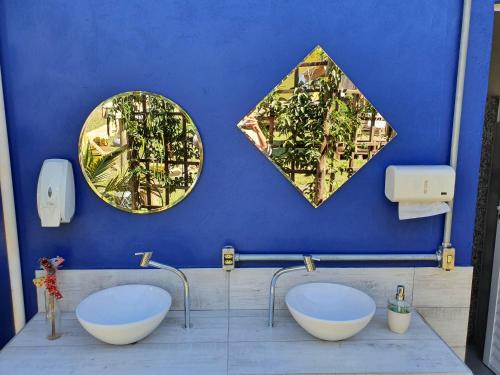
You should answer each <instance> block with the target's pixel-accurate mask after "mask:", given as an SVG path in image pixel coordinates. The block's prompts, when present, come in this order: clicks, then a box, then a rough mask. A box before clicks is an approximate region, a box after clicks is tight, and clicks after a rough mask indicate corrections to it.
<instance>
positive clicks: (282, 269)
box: [268, 266, 306, 328]
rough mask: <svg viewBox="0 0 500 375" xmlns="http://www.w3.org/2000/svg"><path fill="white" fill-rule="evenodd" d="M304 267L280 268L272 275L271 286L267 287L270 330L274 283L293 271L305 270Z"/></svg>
mask: <svg viewBox="0 0 500 375" xmlns="http://www.w3.org/2000/svg"><path fill="white" fill-rule="evenodd" d="M305 269H306V266H296V267H287V268H281V269H279V270H278V271H276V272H275V273H274V275H273V278H272V279H271V284H270V286H269V311H268V313H269V320H268V322H269V327H270V328H272V327H273V326H274V299H275V294H276V282H277V281H278V278H279V277H280V276H281V275H283V274H285V273H288V272H293V271H301V270H305Z"/></svg>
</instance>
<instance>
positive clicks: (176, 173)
mask: <svg viewBox="0 0 500 375" xmlns="http://www.w3.org/2000/svg"><path fill="white" fill-rule="evenodd" d="M78 159H79V162H80V167H81V169H82V173H83V175H84V177H85V180H86V181H87V183H88V184H89V186H90V188H91V189H92V190H93V191H94V192H95V193H96V194H97V196H98V197H100V198H101V199H102V200H103V201H105V202H106V203H108V204H110V205H111V206H113V207H115V208H118V209H120V210H122V211H126V212H131V213H138V214H145V213H153V212H160V211H164V210H167V209H169V208H171V207H173V206H175V205H176V204H177V203H179V202H180V201H182V200H183V199H184V198H185V197H186V196H187V195H189V193H190V192H191V190H192V189H193V188H194V186H195V185H196V183H197V181H198V178H199V176H200V174H201V171H202V166H203V145H202V141H201V137H200V134H199V132H198V129H197V128H196V126H195V124H194V122H193V121H192V119H191V117H189V115H188V114H187V113H186V111H184V110H183V109H182V107H181V106H179V105H178V104H176V103H175V102H173V101H172V100H170V99H168V98H166V97H164V96H162V95H159V94H155V93H150V92H146V91H129V92H124V93H120V94H117V95H114V96H112V97H111V98H108V99H106V100H104V101H103V102H101V103H100V104H99V105H98V106H97V107H95V108H94V110H92V112H91V113H90V114H89V116H88V117H87V119H86V120H85V123H84V125H83V127H82V131H81V133H80V138H79V142H78ZM165 171H168V174H166V173H165Z"/></svg>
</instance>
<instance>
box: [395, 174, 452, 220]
mask: <svg viewBox="0 0 500 375" xmlns="http://www.w3.org/2000/svg"><path fill="white" fill-rule="evenodd" d="M454 191H455V170H454V169H453V168H452V167H450V166H449V165H391V166H389V167H387V169H386V171H385V196H386V197H387V199H389V200H390V201H391V202H397V203H399V218H400V219H401V220H404V219H412V218H418V217H426V216H432V215H438V214H442V213H445V212H447V211H449V206H448V204H446V203H444V202H448V201H451V200H452V199H453V195H454Z"/></svg>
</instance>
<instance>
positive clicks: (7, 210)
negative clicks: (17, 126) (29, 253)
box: [0, 67, 26, 333]
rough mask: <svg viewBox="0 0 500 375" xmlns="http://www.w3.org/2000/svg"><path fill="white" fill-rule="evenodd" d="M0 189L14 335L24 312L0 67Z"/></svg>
mask: <svg viewBox="0 0 500 375" xmlns="http://www.w3.org/2000/svg"><path fill="white" fill-rule="evenodd" d="M0 190H1V196H2V207H3V223H4V228H5V245H6V248H7V263H8V268H9V280H10V291H11V296H12V311H13V318H14V330H15V332H16V333H18V332H19V331H20V330H21V329H22V328H23V327H24V325H25V324H26V315H25V311H24V295H23V280H22V275H21V260H20V256H19V239H18V236H17V221H16V206H15V201H14V187H13V184H12V171H11V164H10V154H9V139H8V135H7V120H6V118H5V104H4V97H3V86H2V71H1V67H0Z"/></svg>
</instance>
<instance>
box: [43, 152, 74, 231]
mask: <svg viewBox="0 0 500 375" xmlns="http://www.w3.org/2000/svg"><path fill="white" fill-rule="evenodd" d="M37 207H38V215H39V216H40V220H41V222H42V227H58V226H59V225H60V223H69V222H70V221H71V218H72V217H73V214H74V213H75V181H74V177H73V167H72V166H71V163H70V162H69V161H68V160H64V159H47V160H45V161H44V162H43V165H42V170H41V171H40V176H39V177H38V187H37Z"/></svg>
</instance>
